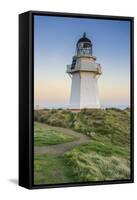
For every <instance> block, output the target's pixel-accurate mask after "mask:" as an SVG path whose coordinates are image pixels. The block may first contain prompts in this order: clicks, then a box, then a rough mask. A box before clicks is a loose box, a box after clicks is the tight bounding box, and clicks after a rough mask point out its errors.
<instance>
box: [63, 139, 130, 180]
mask: <svg viewBox="0 0 137 200" xmlns="http://www.w3.org/2000/svg"><path fill="white" fill-rule="evenodd" d="M65 156H66V160H67V162H68V164H69V165H70V166H71V167H72V170H73V172H74V173H75V175H77V176H79V179H80V180H81V181H103V180H120V179H129V178H130V160H129V152H128V151H125V150H124V149H122V148H120V147H115V146H113V145H112V146H110V145H107V144H100V143H96V142H94V141H93V142H91V143H89V144H86V145H81V146H79V147H77V148H75V149H74V150H72V151H70V152H67V153H66V154H65ZM127 157H128V158H127Z"/></svg>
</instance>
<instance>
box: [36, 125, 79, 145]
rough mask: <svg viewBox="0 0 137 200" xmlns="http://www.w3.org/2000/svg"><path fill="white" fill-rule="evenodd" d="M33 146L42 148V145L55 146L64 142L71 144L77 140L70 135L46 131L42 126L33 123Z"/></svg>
mask: <svg viewBox="0 0 137 200" xmlns="http://www.w3.org/2000/svg"><path fill="white" fill-rule="evenodd" d="M34 131H35V134H34V145H35V146H44V145H55V144H61V143H65V142H71V141H74V140H76V139H78V138H77V137H75V136H72V135H66V134H64V133H61V132H57V131H55V130H51V129H48V128H47V127H45V126H42V124H40V123H38V122H35V124H34Z"/></svg>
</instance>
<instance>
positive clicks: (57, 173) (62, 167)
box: [34, 154, 77, 185]
mask: <svg viewBox="0 0 137 200" xmlns="http://www.w3.org/2000/svg"><path fill="white" fill-rule="evenodd" d="M34 172H35V173H34V183H35V184H36V185H38V184H57V183H70V182H76V181H77V176H76V175H75V174H74V173H73V171H72V168H71V167H69V165H68V164H67V163H66V161H65V159H64V156H56V155H47V154H42V155H35V159H34Z"/></svg>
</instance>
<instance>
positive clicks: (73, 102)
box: [69, 72, 81, 109]
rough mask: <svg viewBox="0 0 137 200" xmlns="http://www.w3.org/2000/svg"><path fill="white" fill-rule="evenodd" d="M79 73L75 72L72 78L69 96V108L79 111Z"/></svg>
mask: <svg viewBox="0 0 137 200" xmlns="http://www.w3.org/2000/svg"><path fill="white" fill-rule="evenodd" d="M80 86H81V80H80V73H78V72H76V73H74V74H73V76H72V84H71V96H70V106H69V107H70V108H75V109H79V108H80Z"/></svg>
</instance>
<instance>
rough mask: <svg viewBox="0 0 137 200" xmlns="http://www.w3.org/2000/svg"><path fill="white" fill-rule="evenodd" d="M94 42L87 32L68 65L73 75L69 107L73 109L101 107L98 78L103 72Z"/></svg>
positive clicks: (69, 72)
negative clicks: (95, 54) (87, 35)
mask: <svg viewBox="0 0 137 200" xmlns="http://www.w3.org/2000/svg"><path fill="white" fill-rule="evenodd" d="M92 48H93V44H92V42H91V40H90V39H89V38H87V37H86V33H84V34H83V36H82V37H81V38H80V39H79V40H78V42H77V44H76V52H75V55H74V56H73V58H72V64H70V65H67V71H66V72H67V73H68V74H69V76H70V77H71V80H72V83H71V94H70V105H69V108H70V109H71V110H72V111H73V110H74V111H75V110H80V109H82V108H100V101H99V91H98V78H99V77H100V75H101V74H102V71H101V66H100V64H98V63H96V57H95V56H93V55H92V53H93V52H92Z"/></svg>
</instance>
